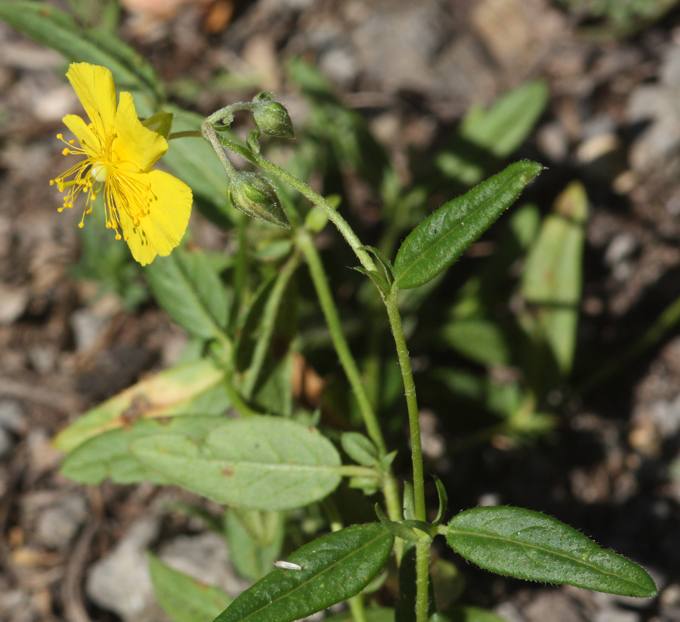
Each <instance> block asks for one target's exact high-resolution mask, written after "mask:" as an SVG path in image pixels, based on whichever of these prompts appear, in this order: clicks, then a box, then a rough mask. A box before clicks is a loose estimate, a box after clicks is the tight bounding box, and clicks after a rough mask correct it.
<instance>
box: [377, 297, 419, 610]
mask: <svg viewBox="0 0 680 622" xmlns="http://www.w3.org/2000/svg"><path fill="white" fill-rule="evenodd" d="M398 293H399V290H398V289H397V288H396V287H393V288H392V290H391V292H390V293H389V295H388V296H386V297H385V298H384V300H385V308H386V309H387V317H388V318H389V321H390V328H391V329H392V335H393V337H394V345H395V346H396V349H397V358H398V359H399V368H400V370H401V379H402V382H403V383H404V395H405V396H406V408H407V411H408V427H409V436H410V438H411V461H412V468H413V503H414V512H415V517H416V520H421V521H426V520H427V512H426V508H425V473H424V469H423V450H422V445H421V442H420V421H419V417H418V400H417V397H416V385H415V382H414V380H413V369H412V368H411V358H410V356H409V353H408V348H407V347H406V337H405V335H404V327H403V326H402V322H401V315H400V313H399V307H398V305H397V296H398ZM429 560H430V543H429V542H423V543H418V544H417V545H416V622H427V618H428V613H429V612H428V608H429V607H428V605H429V587H428V583H429V580H430V575H429V564H430V561H429Z"/></svg>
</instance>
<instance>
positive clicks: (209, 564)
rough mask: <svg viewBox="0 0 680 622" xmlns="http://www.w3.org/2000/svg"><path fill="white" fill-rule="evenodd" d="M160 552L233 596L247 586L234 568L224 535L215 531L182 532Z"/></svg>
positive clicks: (182, 567)
mask: <svg viewBox="0 0 680 622" xmlns="http://www.w3.org/2000/svg"><path fill="white" fill-rule="evenodd" d="M159 556H160V558H161V559H162V560H163V561H164V562H165V563H167V564H168V565H170V566H172V567H173V568H176V569H177V570H179V571H181V572H184V573H186V574H188V575H191V576H192V577H194V578H196V579H198V580H199V581H202V582H203V583H207V584H208V585H216V586H218V587H221V588H222V589H223V590H225V591H226V592H227V593H228V594H230V595H231V596H237V595H238V594H240V593H241V592H242V591H243V590H244V589H245V588H246V587H247V586H248V583H246V582H244V581H243V580H241V579H239V578H238V577H237V576H236V574H235V573H234V571H233V570H232V568H231V565H230V564H229V556H228V552H227V545H226V543H225V541H224V538H221V537H220V536H218V535H217V534H215V533H211V532H207V533H203V534H200V535H197V536H179V537H177V538H175V539H174V540H171V541H170V542H168V543H167V544H165V545H163V546H162V547H161V549H160V552H159Z"/></svg>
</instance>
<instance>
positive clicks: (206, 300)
mask: <svg viewBox="0 0 680 622" xmlns="http://www.w3.org/2000/svg"><path fill="white" fill-rule="evenodd" d="M144 272H145V273H146V276H147V279H148V281H149V286H150V287H151V291H152V292H153V295H154V297H155V298H156V300H157V301H158V304H159V305H160V306H161V307H163V309H165V311H167V312H168V315H170V317H171V318H172V319H173V320H175V322H177V323H178V324H179V325H180V326H182V327H183V328H185V329H186V330H187V332H189V333H190V334H191V335H194V336H196V337H203V338H205V339H210V338H222V337H223V334H224V333H223V329H224V328H225V327H226V325H227V319H228V314H229V306H230V305H229V299H228V298H227V294H226V290H225V288H224V285H223V284H222V281H221V280H220V277H219V275H218V274H217V272H216V271H215V270H214V269H213V266H212V263H211V262H210V260H209V259H208V257H207V256H206V255H205V254H204V253H201V252H189V251H186V250H184V249H181V248H178V249H175V250H174V252H173V253H172V254H171V255H169V256H168V257H159V258H158V259H156V261H154V262H153V263H152V264H151V265H150V266H147V267H146V268H145V269H144Z"/></svg>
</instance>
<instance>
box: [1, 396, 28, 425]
mask: <svg viewBox="0 0 680 622" xmlns="http://www.w3.org/2000/svg"><path fill="white" fill-rule="evenodd" d="M0 428H4V429H5V430H8V431H9V432H13V433H14V434H23V433H24V432H25V431H26V413H25V412H24V409H23V408H22V406H21V404H20V403H19V402H17V401H16V400H12V399H0Z"/></svg>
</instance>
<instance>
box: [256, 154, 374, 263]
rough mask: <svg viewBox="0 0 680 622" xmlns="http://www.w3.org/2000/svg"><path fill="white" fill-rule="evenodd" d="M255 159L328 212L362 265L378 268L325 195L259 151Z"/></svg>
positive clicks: (258, 163)
mask: <svg viewBox="0 0 680 622" xmlns="http://www.w3.org/2000/svg"><path fill="white" fill-rule="evenodd" d="M253 161H254V163H255V164H257V166H259V167H260V168H261V169H262V170H263V171H265V172H267V173H269V174H270V175H274V176H275V177H278V178H279V179H281V180H282V181H284V182H285V183H287V184H288V185H290V186H292V187H293V188H295V190H297V191H298V192H299V193H300V194H301V195H302V196H304V197H305V198H306V199H308V200H309V201H310V202H311V203H313V204H314V205H317V206H318V207H320V208H321V209H322V210H324V211H325V212H326V215H327V216H328V220H330V221H331V222H332V223H333V224H334V225H335V227H336V228H337V230H338V231H339V232H340V235H342V237H343V238H345V241H346V242H347V244H349V246H350V248H351V249H352V250H353V251H354V254H355V255H356V256H357V259H358V260H359V262H360V263H361V265H362V266H363V267H364V268H365V269H366V270H369V271H373V270H376V265H375V262H374V261H373V258H372V257H371V255H370V254H369V253H367V252H366V251H365V250H364V245H363V244H362V243H361V241H360V240H359V238H358V237H357V235H356V233H354V231H353V230H352V227H350V225H349V223H348V222H347V221H346V220H345V219H344V218H343V217H342V216H341V215H340V213H339V212H338V211H337V210H335V209H333V206H332V205H331V204H330V203H328V201H326V199H325V198H324V197H322V196H321V195H320V194H318V193H316V192H314V190H312V189H311V188H310V187H309V186H308V185H307V184H306V183H304V182H302V181H300V180H299V179H297V178H296V177H295V176H293V175H291V174H290V173H289V172H288V171H286V170H285V169H283V168H281V167H280V166H277V165H276V164H274V163H273V162H270V161H269V160H266V159H265V158H263V157H262V156H261V155H260V154H259V153H254V154H253Z"/></svg>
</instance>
